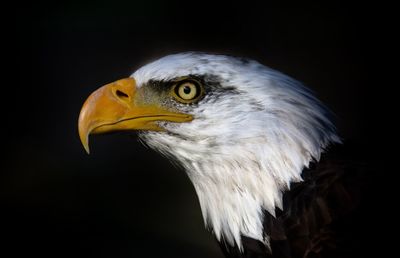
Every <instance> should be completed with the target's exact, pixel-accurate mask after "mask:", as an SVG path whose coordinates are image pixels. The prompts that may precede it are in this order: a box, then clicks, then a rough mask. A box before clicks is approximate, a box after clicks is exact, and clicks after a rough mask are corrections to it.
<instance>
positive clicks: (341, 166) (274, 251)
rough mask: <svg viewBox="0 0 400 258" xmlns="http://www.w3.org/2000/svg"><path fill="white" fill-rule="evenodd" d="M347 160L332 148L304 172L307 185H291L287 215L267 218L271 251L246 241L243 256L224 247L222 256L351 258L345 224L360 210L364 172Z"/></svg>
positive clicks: (343, 152)
mask: <svg viewBox="0 0 400 258" xmlns="http://www.w3.org/2000/svg"><path fill="white" fill-rule="evenodd" d="M348 156H349V155H348V153H347V152H346V148H345V147H343V146H334V147H333V148H330V149H329V150H328V151H327V152H326V153H325V154H323V155H322V157H321V159H320V161H319V162H313V163H312V164H311V165H310V168H308V169H305V170H304V171H303V173H302V176H303V179H304V181H303V182H301V183H294V184H292V185H291V189H290V190H288V191H287V192H286V193H285V194H284V200H283V203H284V207H283V211H281V210H278V209H277V210H276V217H273V216H271V215H270V214H269V213H267V212H265V218H264V232H265V235H266V236H268V237H269V238H270V244H271V246H270V248H268V247H266V246H264V244H262V243H261V242H260V241H257V240H254V239H251V238H248V237H242V239H243V252H241V251H239V249H238V248H237V247H236V246H235V247H231V246H229V245H226V244H225V243H223V242H222V243H221V244H220V246H221V248H222V250H223V252H224V254H225V255H226V256H227V257H231V258H244V257H246V258H250V257H251V258H262V257H274V258H323V257H351V256H352V255H351V251H350V249H351V248H349V243H346V239H348V236H346V233H347V230H343V229H342V228H341V223H343V224H346V225H347V224H349V221H348V220H349V218H352V217H351V213H352V211H354V210H355V209H356V208H357V206H358V203H359V196H360V189H361V187H362V182H363V180H362V178H363V177H364V174H363V171H364V170H365V167H364V165H363V164H362V163H360V162H357V161H354V160H352V159H351V158H349V157H348ZM349 230H351V229H349ZM343 231H346V232H343Z"/></svg>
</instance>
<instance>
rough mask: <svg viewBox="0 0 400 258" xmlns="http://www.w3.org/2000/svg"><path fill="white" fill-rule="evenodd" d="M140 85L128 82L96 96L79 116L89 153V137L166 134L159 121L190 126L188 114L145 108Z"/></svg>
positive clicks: (84, 106) (82, 134)
mask: <svg viewBox="0 0 400 258" xmlns="http://www.w3.org/2000/svg"><path fill="white" fill-rule="evenodd" d="M138 95H139V94H137V88H136V82H135V80H134V79H133V78H126V79H122V80H118V81H116V82H113V83H110V84H107V85H105V86H103V87H101V88H100V89H98V90H96V91H95V92H93V93H92V94H91V95H90V96H89V98H88V99H87V100H86V101H85V103H84V104H83V107H82V110H81V113H80V115H79V122H78V129H79V137H80V139H81V142H82V144H83V147H84V148H85V150H86V152H87V153H89V135H90V134H99V133H106V132H113V131H123V130H152V131H161V130H163V129H162V128H161V127H159V126H158V124H157V123H156V121H170V122H189V121H191V120H192V119H193V118H192V116H191V115H188V114H181V113H175V112H171V111H169V110H166V109H165V108H162V107H160V106H158V105H150V104H145V103H143V101H140V100H139V99H140V97H138Z"/></svg>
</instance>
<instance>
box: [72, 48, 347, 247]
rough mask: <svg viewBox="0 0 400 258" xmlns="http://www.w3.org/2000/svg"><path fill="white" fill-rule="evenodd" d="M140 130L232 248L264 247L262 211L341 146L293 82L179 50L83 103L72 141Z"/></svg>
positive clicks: (246, 64)
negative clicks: (253, 242)
mask: <svg viewBox="0 0 400 258" xmlns="http://www.w3.org/2000/svg"><path fill="white" fill-rule="evenodd" d="M117 130H118V131H119V130H138V134H139V137H140V139H142V141H143V142H144V143H146V144H147V145H148V146H150V147H152V148H154V149H155V150H157V151H159V152H160V153H162V154H163V155H165V156H166V157H168V158H169V159H170V160H171V161H173V162H176V163H178V164H180V165H181V166H182V167H183V168H184V170H185V171H186V173H187V175H188V176H189V178H190V180H191V181H192V183H193V185H194V188H195V190H196V193H197V195H198V198H199V202H200V206H201V209H202V213H203V218H204V221H205V224H206V225H207V226H208V227H209V228H210V229H211V230H212V232H213V233H214V234H215V236H216V238H217V239H218V240H220V241H221V240H222V239H223V240H224V241H226V242H227V243H228V244H230V245H232V246H234V245H237V246H238V247H239V248H240V247H241V246H242V244H241V236H247V237H250V238H254V239H257V240H260V241H262V242H264V243H265V244H266V245H267V246H268V241H269V239H268V236H267V235H265V234H264V233H263V232H264V231H263V216H264V212H269V213H270V214H271V215H274V214H275V209H276V208H282V193H283V192H284V191H286V190H288V189H289V186H290V183H291V182H299V181H301V180H302V178H301V172H302V170H303V168H305V167H307V166H308V165H309V163H310V161H312V160H318V159H319V157H320V154H321V153H322V152H323V151H324V148H325V147H327V146H328V145H329V144H330V143H334V142H340V139H339V137H338V136H337V134H336V132H335V127H334V125H333V124H332V122H331V121H330V113H329V111H328V110H327V109H326V108H325V107H324V106H323V105H322V104H321V102H320V101H318V100H317V99H316V98H315V96H314V95H313V94H312V92H311V91H310V90H308V89H307V88H305V87H304V86H303V85H302V84H301V83H299V82H298V81H296V80H294V79H292V78H290V77H288V76H286V75H284V74H282V73H280V72H278V71H275V70H272V69H270V68H268V67H266V66H264V65H262V64H260V63H258V62H256V61H252V60H247V59H241V58H235V57H230V56H223V55H210V54H203V53H181V54H175V55H169V56H166V57H163V58H161V59H158V60H156V61H154V62H152V63H150V64H147V65H145V66H143V67H142V68H140V69H139V70H137V71H136V72H134V73H133V74H132V75H131V76H130V77H129V78H126V79H122V80H119V81H116V82H114V83H111V84H108V85H106V86H103V87H101V88H100V89H98V90H97V91H95V92H94V93H92V95H90V96H89V98H88V99H87V100H86V102H85V104H84V105H83V107H82V111H81V113H80V117H79V134H80V138H81V141H82V143H83V145H84V147H85V149H86V150H87V151H88V152H89V148H88V146H89V145H88V137H89V135H90V134H96V133H104V132H110V131H117Z"/></svg>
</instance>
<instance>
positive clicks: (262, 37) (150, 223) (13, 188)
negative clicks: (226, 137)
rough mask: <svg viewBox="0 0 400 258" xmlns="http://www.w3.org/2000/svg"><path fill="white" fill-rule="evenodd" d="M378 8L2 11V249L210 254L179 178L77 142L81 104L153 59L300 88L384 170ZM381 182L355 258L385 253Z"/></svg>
mask: <svg viewBox="0 0 400 258" xmlns="http://www.w3.org/2000/svg"><path fill="white" fill-rule="evenodd" d="M387 9H388V8H385V7H383V6H382V5H381V6H376V4H374V5H372V4H371V5H368V4H367V3H363V4H358V3H351V4H350V3H349V2H342V3H341V2H337V1H332V2H326V3H324V4H315V3H314V4H311V3H303V2H302V3H299V4H295V5H293V4H281V5H277V4H276V3H275V2H271V1H270V2H263V3H253V2H250V1H246V2H244V3H225V4H217V2H214V3H205V2H197V3H192V4H189V3H187V2H184V1H182V2H181V3H178V2H170V1H156V2H150V1H148V2H147V1H140V2H139V1H110V2H105V1H96V2H95V1H93V2H85V3H83V2H78V1H64V2H57V3H55V2H54V3H45V2H35V3H31V4H29V3H20V2H18V3H15V4H14V5H13V6H11V7H10V8H5V9H3V12H4V17H5V15H7V17H8V15H9V16H10V17H11V18H4V17H3V18H4V22H3V24H5V27H7V31H6V32H7V34H6V35H7V36H5V37H4V39H3V42H4V43H6V44H7V47H6V48H3V56H5V57H7V58H5V59H3V61H4V63H5V64H6V66H7V68H11V71H10V73H8V74H6V75H5V76H3V78H8V80H6V79H5V80H4V84H3V86H4V87H3V89H4V90H3V94H2V101H1V102H2V103H1V105H2V110H3V112H2V121H3V122H2V130H5V133H3V134H2V135H3V137H4V141H3V143H4V144H3V147H4V149H5V152H4V154H2V158H3V159H4V161H2V162H1V173H2V179H1V182H0V183H1V191H2V193H1V194H2V204H1V206H2V211H1V214H2V215H5V218H4V219H2V220H1V221H2V223H4V227H3V226H2V228H1V233H2V234H4V236H5V238H4V239H6V240H2V242H3V243H2V244H3V245H4V247H6V248H1V251H2V252H8V253H9V254H12V256H16V257H18V256H19V255H22V254H30V255H40V256H42V257H43V256H44V257H81V256H82V257H222V255H221V253H220V251H219V247H218V246H217V244H216V242H215V241H214V239H213V237H212V236H211V234H209V233H208V232H207V231H206V230H204V225H203V221H202V217H201V211H200V208H199V204H198V201H197V197H196V195H195V193H194V190H193V188H192V185H191V183H190V181H189V180H188V178H187V177H186V175H185V174H184V172H182V171H179V170H177V169H176V168H174V167H173V166H172V165H171V164H170V163H169V162H168V161H167V160H165V159H163V158H162V157H160V156H159V155H158V154H157V153H155V152H153V151H152V150H149V149H146V148H145V147H143V146H142V145H141V144H140V143H138V142H137V140H136V138H135V136H134V135H128V134H113V135H107V136H98V137H95V138H92V140H91V150H92V154H91V155H86V154H85V152H84V150H83V148H82V146H81V144H80V142H79V138H78V134H77V119H78V115H79V111H80V108H81V105H82V103H83V102H84V100H85V99H86V97H87V96H88V95H89V94H90V93H91V92H92V91H94V90H95V89H96V88H98V87H99V86H101V85H104V84H106V83H109V82H112V81H115V80H117V79H120V78H124V77H128V76H129V75H130V74H131V73H132V72H133V71H134V70H135V69H137V68H139V67H140V66H142V65H143V64H146V63H147V62H149V61H151V60H154V59H156V58H158V57H161V56H163V55H166V54H171V53H176V52H182V51H192V50H195V51H206V52H211V53H222V54H232V55H236V56H244V57H249V58H253V59H256V60H258V61H260V62H261V63H264V64H266V65H268V66H270V67H272V68H275V69H278V70H280V71H282V72H284V73H286V74H288V75H290V76H292V77H294V78H296V79H298V80H300V81H303V82H304V83H305V84H306V85H308V86H309V87H310V88H311V89H313V90H314V91H315V92H316V94H317V96H318V97H319V98H320V99H321V100H322V101H323V102H324V103H326V104H327V105H328V106H329V107H330V108H331V109H332V110H333V111H334V112H335V114H336V115H337V124H338V128H339V131H340V134H341V136H342V137H343V138H345V139H350V140H351V141H352V142H357V143H362V145H363V146H365V149H364V151H365V152H366V153H369V154H370V155H369V157H373V159H374V161H375V163H377V164H379V165H383V164H384V163H386V161H385V159H386V158H385V155H386V154H385V152H386V149H385V148H386V146H384V143H386V142H390V134H389V133H388V132H387V129H388V128H389V127H391V126H392V125H391V124H390V123H388V121H391V120H388V119H387V118H386V117H385V114H386V113H387V112H386V110H387V108H386V106H385V104H386V102H387V101H386V100H385V99H386V97H387V96H388V95H391V87H392V86H393V85H392V83H390V82H389V81H388V80H387V79H388V77H390V76H388V74H390V73H389V71H388V68H389V67H390V64H389V63H388V62H386V58H388V59H390V51H389V50H388V49H389V45H390V40H389V38H388V37H387V35H388V34H393V31H391V30H390V24H391V23H390V19H391V16H390V15H389V12H387V11H386V10H387ZM8 29H10V31H8ZM8 32H9V34H8ZM6 60H7V61H6ZM6 71H7V72H8V70H6ZM389 79H390V78H389ZM391 119H392V120H393V117H392V118H391ZM382 173H384V172H382ZM385 173H386V172H385ZM380 179H382V178H377V179H376V180H377V181H376V185H375V186H374V187H373V188H371V189H370V194H368V198H370V197H371V196H372V197H371V198H372V199H371V205H370V209H365V210H362V211H361V212H360V213H359V214H362V216H365V217H364V219H363V220H362V223H365V227H364V224H363V226H359V227H360V230H364V231H363V232H361V233H362V234H363V235H365V237H364V238H362V239H361V240H360V245H361V246H362V247H365V248H364V250H365V253H363V254H360V257H365V256H366V254H374V255H375V254H380V255H381V254H382V253H385V250H386V249H387V248H388V246H390V244H389V242H388V240H387V239H388V238H390V237H389V236H386V235H385V234H384V233H383V232H384V231H383V229H384V228H387V224H386V223H385V221H387V220H389V217H386V215H383V214H385V213H386V211H385V210H386V209H387V207H388V206H389V207H390V204H389V205H387V203H388V199H387V198H383V197H382V196H388V195H387V194H389V193H388V191H389V189H390V188H388V186H387V183H383V182H382V183H381V181H380ZM371 214H373V215H371ZM4 241H5V242H4ZM4 257H6V256H4Z"/></svg>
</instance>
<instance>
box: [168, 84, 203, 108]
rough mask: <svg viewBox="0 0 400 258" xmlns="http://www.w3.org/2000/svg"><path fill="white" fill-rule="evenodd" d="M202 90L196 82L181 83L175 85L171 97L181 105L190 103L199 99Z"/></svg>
mask: <svg viewBox="0 0 400 258" xmlns="http://www.w3.org/2000/svg"><path fill="white" fill-rule="evenodd" d="M201 93H202V88H201V86H200V84H199V83H198V82H195V81H183V82H180V83H177V84H176V85H175V86H174V88H173V96H174V97H175V99H176V100H178V101H180V102H183V103H192V102H194V101H196V100H198V98H199V97H200V95H201Z"/></svg>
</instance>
